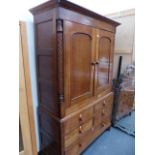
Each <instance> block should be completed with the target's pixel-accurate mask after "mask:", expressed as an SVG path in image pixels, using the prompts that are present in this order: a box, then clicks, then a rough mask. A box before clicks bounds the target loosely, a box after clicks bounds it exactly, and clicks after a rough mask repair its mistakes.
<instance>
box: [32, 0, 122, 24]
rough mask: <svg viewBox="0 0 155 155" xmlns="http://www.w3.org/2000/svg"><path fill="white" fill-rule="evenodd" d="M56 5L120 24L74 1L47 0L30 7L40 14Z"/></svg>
mask: <svg viewBox="0 0 155 155" xmlns="http://www.w3.org/2000/svg"><path fill="white" fill-rule="evenodd" d="M55 7H63V8H67V9H69V10H73V11H76V12H78V13H80V14H83V15H86V16H90V17H93V18H96V19H98V20H101V21H102V20H103V21H105V22H107V23H110V24H112V25H114V26H118V25H120V23H118V22H116V21H114V20H111V19H109V18H107V17H105V16H102V15H99V14H97V13H95V12H93V11H91V10H88V9H86V8H84V7H81V6H79V5H77V4H74V3H72V2H69V1H67V0H50V1H47V2H45V3H43V4H40V5H38V6H36V7H34V8H32V9H30V12H31V13H32V14H33V15H35V14H38V13H39V12H42V11H44V10H49V9H52V8H55Z"/></svg>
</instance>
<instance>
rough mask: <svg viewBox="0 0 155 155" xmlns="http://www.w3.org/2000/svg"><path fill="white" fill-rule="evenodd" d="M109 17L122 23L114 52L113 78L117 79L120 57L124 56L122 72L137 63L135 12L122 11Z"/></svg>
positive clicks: (118, 29)
mask: <svg viewBox="0 0 155 155" xmlns="http://www.w3.org/2000/svg"><path fill="white" fill-rule="evenodd" d="M107 17H109V18H111V19H114V20H115V21H118V22H120V23H121V25H120V26H118V27H117V32H116V42H115V51H114V68H113V78H116V75H117V68H118V60H119V56H123V59H122V69H121V72H123V71H124V70H125V68H126V66H127V65H129V64H133V63H134V62H135V47H134V37H135V10H134V9H131V10H126V11H121V12H117V13H113V14H109V15H107Z"/></svg>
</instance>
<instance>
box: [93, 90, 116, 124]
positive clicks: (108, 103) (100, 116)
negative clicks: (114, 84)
mask: <svg viewBox="0 0 155 155" xmlns="http://www.w3.org/2000/svg"><path fill="white" fill-rule="evenodd" d="M112 105H113V93H111V94H109V95H108V96H107V97H105V98H104V99H103V100H101V101H100V102H99V103H98V104H97V105H95V121H94V124H95V126H98V125H100V124H103V126H104V124H106V123H108V122H111V115H112Z"/></svg>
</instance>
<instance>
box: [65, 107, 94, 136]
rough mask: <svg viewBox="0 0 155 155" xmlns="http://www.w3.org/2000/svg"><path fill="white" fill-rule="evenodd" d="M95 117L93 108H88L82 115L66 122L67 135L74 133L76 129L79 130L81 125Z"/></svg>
mask: <svg viewBox="0 0 155 155" xmlns="http://www.w3.org/2000/svg"><path fill="white" fill-rule="evenodd" d="M92 117H93V107H91V108H88V109H86V110H84V111H82V112H81V113H78V114H77V115H75V116H73V117H72V118H70V119H68V120H67V121H66V122H64V129H65V135H66V134H68V133H70V132H72V131H73V130H74V129H76V128H78V127H79V126H80V125H81V124H83V123H84V122H86V121H88V120H89V119H91V118H92Z"/></svg>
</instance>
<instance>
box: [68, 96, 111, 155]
mask: <svg viewBox="0 0 155 155" xmlns="http://www.w3.org/2000/svg"><path fill="white" fill-rule="evenodd" d="M112 103H113V93H111V94H108V95H107V96H106V97H105V98H103V99H101V100H100V101H99V102H98V103H96V104H95V105H94V106H93V109H94V113H93V115H92V118H91V119H90V120H89V121H86V122H85V123H83V124H81V125H80V126H79V127H78V128H76V129H75V130H73V131H72V132H70V133H69V134H66V135H65V155H79V154H80V153H81V152H82V151H84V150H85V149H86V147H87V146H88V145H89V144H90V143H91V142H93V140H95V139H96V138H97V136H99V135H100V134H101V133H102V132H104V131H105V130H106V129H107V128H109V127H110V126H111V115H112Z"/></svg>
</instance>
